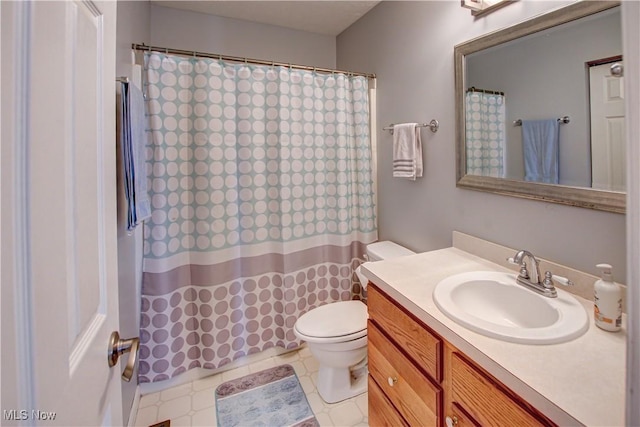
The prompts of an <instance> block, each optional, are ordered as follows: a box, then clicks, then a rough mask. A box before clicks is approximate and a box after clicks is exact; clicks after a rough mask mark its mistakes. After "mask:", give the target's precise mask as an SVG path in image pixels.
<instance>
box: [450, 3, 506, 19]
mask: <svg viewBox="0 0 640 427" xmlns="http://www.w3.org/2000/svg"><path fill="white" fill-rule="evenodd" d="M514 1H516V0H460V4H461V6H462V7H464V8H465V9H470V10H471V14H472V15H473V16H478V15H483V14H485V13H489V12H492V11H494V10H496V9H498V8H500V7H502V6H506V5H508V4H509V3H513V2H514Z"/></svg>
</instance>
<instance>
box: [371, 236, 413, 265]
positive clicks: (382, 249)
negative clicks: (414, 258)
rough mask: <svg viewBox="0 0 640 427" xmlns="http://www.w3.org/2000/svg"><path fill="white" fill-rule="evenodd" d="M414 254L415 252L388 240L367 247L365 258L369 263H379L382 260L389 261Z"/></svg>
mask: <svg viewBox="0 0 640 427" xmlns="http://www.w3.org/2000/svg"><path fill="white" fill-rule="evenodd" d="M414 254H415V252H413V251H412V250H409V249H407V248H405V247H404V246H400V245H399V244H397V243H393V242H391V241H389V240H383V241H381V242H376V243H371V244H370V245H367V256H368V258H369V261H380V260H383V259H391V258H396V257H401V256H407V255H414Z"/></svg>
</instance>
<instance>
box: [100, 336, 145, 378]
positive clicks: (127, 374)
mask: <svg viewBox="0 0 640 427" xmlns="http://www.w3.org/2000/svg"><path fill="white" fill-rule="evenodd" d="M139 346H140V338H138V337H136V338H129V339H126V340H122V339H120V334H119V333H118V332H117V331H113V332H112V333H111V337H110V338H109V348H108V349H107V360H108V361H109V367H110V368H112V367H114V366H115V365H116V363H118V358H119V357H120V355H121V354H124V353H130V354H129V360H127V365H126V366H125V368H124V371H123V372H122V379H123V380H125V381H127V382H129V381H131V377H132V376H133V369H134V368H135V366H136V360H137V359H138V347H139Z"/></svg>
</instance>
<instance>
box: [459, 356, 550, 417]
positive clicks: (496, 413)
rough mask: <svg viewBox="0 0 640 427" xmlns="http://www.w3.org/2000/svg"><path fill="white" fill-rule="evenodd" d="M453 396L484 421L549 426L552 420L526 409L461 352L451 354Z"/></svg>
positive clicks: (473, 414) (466, 409) (474, 415)
mask: <svg viewBox="0 0 640 427" xmlns="http://www.w3.org/2000/svg"><path fill="white" fill-rule="evenodd" d="M451 400H452V402H453V404H454V405H460V407H462V408H463V409H464V410H465V411H466V412H468V414H469V415H470V416H471V417H473V419H475V420H476V421H477V422H478V423H479V424H481V425H491V426H546V425H553V423H551V422H549V421H548V420H546V419H545V418H544V417H543V416H542V415H540V416H534V414H533V411H531V412H529V411H528V410H525V409H524V407H525V405H526V404H525V403H521V402H518V401H516V400H515V398H512V397H511V396H510V395H508V394H507V393H506V392H503V391H501V390H500V389H499V388H498V387H497V383H496V380H493V379H492V378H490V377H489V376H487V375H486V374H485V373H483V372H481V371H480V370H479V369H478V368H476V367H475V366H473V365H472V364H471V363H470V362H468V361H467V360H466V359H464V358H463V357H461V356H460V355H459V354H458V353H456V352H453V353H452V355H451Z"/></svg>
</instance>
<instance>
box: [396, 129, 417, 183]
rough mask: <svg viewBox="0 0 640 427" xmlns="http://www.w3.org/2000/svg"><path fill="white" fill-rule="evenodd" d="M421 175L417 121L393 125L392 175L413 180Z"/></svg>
mask: <svg viewBox="0 0 640 427" xmlns="http://www.w3.org/2000/svg"><path fill="white" fill-rule="evenodd" d="M421 176H422V142H421V141H420V128H419V127H418V124H417V123H403V124H400V125H394V126H393V177H394V178H409V179H412V180H414V181H415V179H416V178H419V177H421Z"/></svg>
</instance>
